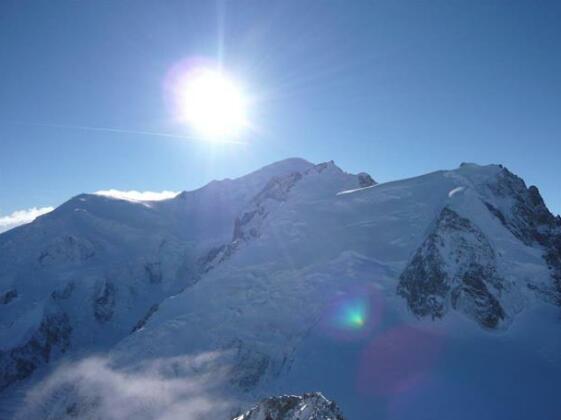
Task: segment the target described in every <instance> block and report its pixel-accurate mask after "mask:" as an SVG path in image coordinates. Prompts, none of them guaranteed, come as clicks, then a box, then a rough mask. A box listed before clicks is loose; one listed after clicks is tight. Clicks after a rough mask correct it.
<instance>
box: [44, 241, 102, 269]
mask: <svg viewBox="0 0 561 420" xmlns="http://www.w3.org/2000/svg"><path fill="white" fill-rule="evenodd" d="M94 256H95V247H94V245H93V244H92V243H91V242H90V241H88V240H86V239H80V238H77V237H76V236H73V235H66V236H62V237H59V238H56V239H55V240H53V241H52V242H51V243H50V244H49V245H48V246H47V247H46V248H45V249H44V250H43V251H41V253H40V254H39V256H38V257H37V261H38V262H39V264H40V265H41V266H49V265H53V264H56V263H59V264H60V263H83V262H84V261H86V260H89V259H90V258H93V257H94Z"/></svg>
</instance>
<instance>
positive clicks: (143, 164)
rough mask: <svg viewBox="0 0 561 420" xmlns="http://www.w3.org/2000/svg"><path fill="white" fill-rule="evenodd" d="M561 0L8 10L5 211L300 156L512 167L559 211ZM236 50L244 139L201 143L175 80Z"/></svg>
mask: <svg viewBox="0 0 561 420" xmlns="http://www.w3.org/2000/svg"><path fill="white" fill-rule="evenodd" d="M560 21H561V3H560V2H547V1H540V2H535V1H530V0H528V1H525V2H522V1H490V0H485V1H473V0H469V1H467V0H466V1H451V0H446V1H437V0H434V1H430V2H429V1H409V2H402V1H387V2H386V1H379V2H378V1H364V2H361V1H358V0H357V1H352V2H349V1H327V0H325V1H278V2H268V1H244V0H240V1H219V2H213V1H199V2H188V1H171V0H163V1H155V0H151V1H145V0H130V1H124V0H110V1H109V0H107V1H102V0H99V1H76V0H75V1H65V0H58V1H46V0H38V1H18V0H2V1H1V2H0V51H1V52H2V62H1V65H0V80H1V82H2V88H1V89H0V216H2V215H4V216H5V215H6V214H9V213H11V212H13V211H15V210H20V209H27V208H31V207H43V206H51V205H53V206H56V205H58V204H60V203H62V202H63V201H65V200H66V199H68V198H69V197H71V196H73V195H76V194H78V193H81V192H93V191H97V190H101V189H109V188H116V189H121V190H130V189H135V190H152V191H160V190H173V191H178V190H183V189H192V188H196V187H199V186H201V185H203V184H205V183H206V182H208V181H210V180H211V179H215V178H217V179H220V178H224V177H235V176H239V175H243V174H245V173H247V172H249V171H251V170H253V169H256V168H258V167H261V166H263V165H265V164H267V163H270V162H272V161H276V160H280V159H283V158H286V157H292V156H300V157H304V158H306V159H308V160H310V161H313V162H321V161H326V160H331V159H333V160H335V161H336V163H337V164H338V165H339V166H341V167H342V168H343V169H345V170H347V171H350V172H358V171H367V172H369V173H370V174H371V175H372V176H373V177H374V178H375V179H376V180H378V181H388V180H393V179H398V178H404V177H410V176H415V175H419V174H421V173H425V172H429V171H433V170H437V169H444V168H454V167H456V166H458V165H459V164H460V163H461V162H462V161H473V162H477V163H481V164H486V163H503V164H505V165H506V166H507V167H508V168H509V169H511V170H512V171H513V172H515V173H517V174H519V175H520V176H522V177H523V178H524V179H525V180H526V181H527V183H529V184H536V185H537V186H538V187H539V188H540V190H541V191H542V194H543V195H544V197H545V199H546V202H547V204H548V205H549V207H550V208H551V209H552V210H553V211H554V212H557V213H558V212H561V195H560V194H559V184H560V183H561V171H560V170H559V168H560V165H559V160H560V156H561V48H560V45H561V25H559V22H560ZM194 57H199V58H207V59H215V60H221V61H222V63H223V66H224V68H225V69H226V70H227V71H228V72H230V73H231V74H233V75H235V77H236V78H237V79H239V80H241V81H242V82H243V85H244V86H245V87H246V90H248V91H249V92H250V93H251V95H252V96H254V97H255V98H257V100H256V102H255V104H254V105H253V107H252V109H251V111H250V116H251V121H252V123H253V124H254V125H255V129H253V130H249V131H248V132H246V133H245V135H244V138H243V140H244V141H245V142H246V143H247V144H244V145H234V144H229V145H217V144H209V143H208V142H204V141H186V140H181V139H172V138H163V137H151V136H143V135H135V134H124V133H116V132H102V131H89V130H79V129H74V128H68V127H67V128H63V127H60V126H59V125H70V126H93V127H110V128H119V129H126V130H140V131H143V130H144V131H145V130H148V131H158V132H165V133H175V134H180V135H190V133H189V131H188V130H189V129H188V127H183V126H178V125H177V124H176V123H174V122H172V120H171V118H170V110H169V107H168V106H166V98H165V95H164V93H163V83H164V79H165V77H166V74H167V73H168V72H169V70H170V69H171V68H172V67H173V66H174V65H175V64H176V63H178V62H180V61H181V60H184V59H189V58H194Z"/></svg>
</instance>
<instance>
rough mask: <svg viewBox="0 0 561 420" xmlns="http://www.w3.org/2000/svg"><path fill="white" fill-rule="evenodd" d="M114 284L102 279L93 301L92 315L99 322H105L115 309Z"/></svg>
mask: <svg viewBox="0 0 561 420" xmlns="http://www.w3.org/2000/svg"><path fill="white" fill-rule="evenodd" d="M115 295H116V290H115V286H114V285H113V283H112V282H110V281H104V282H103V284H102V286H101V288H100V289H99V292H98V293H97V296H96V297H95V299H94V301H93V305H94V316H95V319H97V320H98V321H99V322H102V323H103V322H107V321H109V320H110V319H111V318H112V317H113V311H114V309H115Z"/></svg>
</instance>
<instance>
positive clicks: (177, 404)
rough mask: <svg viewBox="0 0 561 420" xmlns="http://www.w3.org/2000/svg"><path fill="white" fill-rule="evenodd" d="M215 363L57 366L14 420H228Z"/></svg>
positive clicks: (97, 361) (204, 359) (99, 361)
mask: <svg viewBox="0 0 561 420" xmlns="http://www.w3.org/2000/svg"><path fill="white" fill-rule="evenodd" d="M219 357H220V356H219V355H218V354H216V353H204V354H201V355H198V356H195V357H189V356H180V357H173V358H170V359H155V360H150V361H146V362H141V363H140V364H137V365H136V366H134V367H128V368H123V367H121V368H118V367H116V366H115V363H113V362H112V361H111V359H110V358H98V357H90V358H86V359H84V360H82V361H80V362H76V363H70V364H63V365H61V366H60V367H59V368H58V369H56V371H55V372H54V373H52V374H51V375H49V376H48V377H47V378H46V379H45V380H44V381H42V382H41V383H40V384H38V385H37V386H35V387H34V388H33V389H32V390H31V391H29V392H28V393H27V395H26V397H25V401H24V404H23V407H22V409H21V410H19V412H17V413H15V418H16V419H18V420H19V419H29V418H39V417H41V418H43V417H49V416H52V417H53V418H55V417H56V418H68V417H72V418H102V419H107V420H117V419H133V418H134V419H143V420H148V419H158V420H161V419H165V420H179V419H191V420H199V419H209V418H231V417H232V416H231V414H232V413H233V412H232V408H233V407H232V405H231V400H229V398H227V397H225V395H223V394H222V393H221V392H219V389H220V388H221V385H223V383H222V378H223V373H221V369H220V368H219V367H218V366H217V362H219ZM46 414H47V415H46ZM49 418H50V417H49Z"/></svg>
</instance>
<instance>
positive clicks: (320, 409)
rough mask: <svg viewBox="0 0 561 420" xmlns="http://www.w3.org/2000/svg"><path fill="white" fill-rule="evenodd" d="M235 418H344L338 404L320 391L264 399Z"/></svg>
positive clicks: (257, 419) (267, 419)
mask: <svg viewBox="0 0 561 420" xmlns="http://www.w3.org/2000/svg"><path fill="white" fill-rule="evenodd" d="M234 420H344V417H343V415H342V414H341V411H340V410H339V408H338V407H337V404H335V402H333V401H329V400H328V399H327V398H325V397H324V396H323V395H322V394H321V393H319V392H313V393H306V394H303V395H302V396H298V395H283V396H280V397H271V398H267V399H265V400H262V401H261V402H259V404H257V405H256V406H255V407H253V408H252V409H250V410H249V411H247V412H246V413H244V414H242V415H241V416H238V417H236V418H234Z"/></svg>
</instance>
